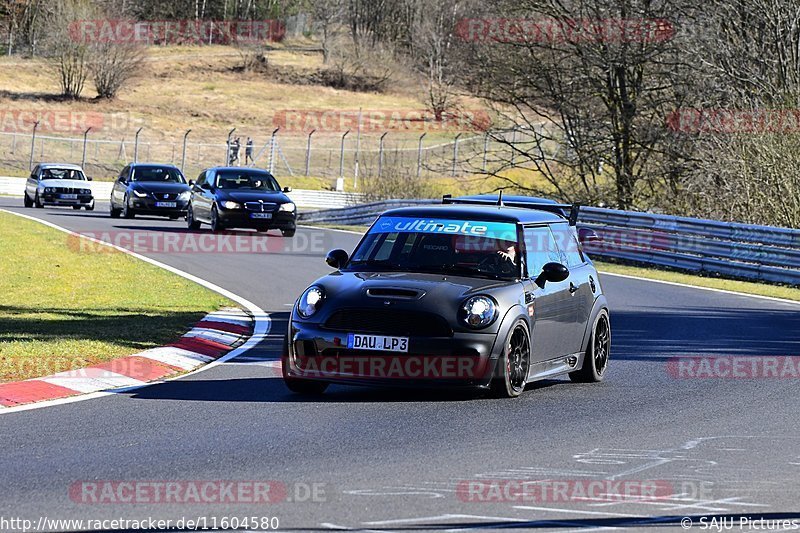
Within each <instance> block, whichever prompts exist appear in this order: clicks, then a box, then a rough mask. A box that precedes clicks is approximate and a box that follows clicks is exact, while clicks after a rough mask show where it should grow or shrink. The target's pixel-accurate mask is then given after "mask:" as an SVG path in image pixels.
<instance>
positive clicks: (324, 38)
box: [309, 0, 345, 65]
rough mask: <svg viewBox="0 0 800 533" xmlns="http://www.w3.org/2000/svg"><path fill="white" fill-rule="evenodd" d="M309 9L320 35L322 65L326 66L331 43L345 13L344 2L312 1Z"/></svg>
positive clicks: (338, 0) (342, 0)
mask: <svg viewBox="0 0 800 533" xmlns="http://www.w3.org/2000/svg"><path fill="white" fill-rule="evenodd" d="M309 9H310V11H311V17H312V18H313V19H314V25H315V26H316V30H317V31H318V32H319V35H320V44H321V45H322V63H323V64H324V65H327V64H328V61H329V60H330V54H331V43H332V41H333V40H334V39H335V37H336V34H337V33H338V28H339V26H340V25H341V24H342V20H343V16H344V12H345V0H313V1H312V2H311V3H310V5H309Z"/></svg>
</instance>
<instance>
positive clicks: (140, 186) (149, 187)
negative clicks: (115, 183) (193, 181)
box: [131, 181, 190, 194]
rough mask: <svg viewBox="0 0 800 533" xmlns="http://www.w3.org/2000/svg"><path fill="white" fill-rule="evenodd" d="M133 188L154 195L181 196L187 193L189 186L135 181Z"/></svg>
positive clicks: (132, 183) (132, 184)
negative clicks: (170, 194)
mask: <svg viewBox="0 0 800 533" xmlns="http://www.w3.org/2000/svg"><path fill="white" fill-rule="evenodd" d="M131 186H132V187H133V188H134V189H136V190H137V191H142V192H154V193H172V194H180V193H182V192H186V191H188V190H190V189H189V186H188V185H187V184H185V183H167V182H160V181H134V182H131Z"/></svg>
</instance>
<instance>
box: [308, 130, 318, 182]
mask: <svg viewBox="0 0 800 533" xmlns="http://www.w3.org/2000/svg"><path fill="white" fill-rule="evenodd" d="M315 131H317V130H311V132H310V133H309V134H308V141H306V176H308V173H309V169H310V168H311V136H312V135H314V132H315Z"/></svg>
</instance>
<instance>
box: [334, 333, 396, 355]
mask: <svg viewBox="0 0 800 533" xmlns="http://www.w3.org/2000/svg"><path fill="white" fill-rule="evenodd" d="M347 347H348V348H350V349H351V350H376V351H381V352H404V353H405V352H408V337H387V336H385V335H359V334H358V333H348V334H347Z"/></svg>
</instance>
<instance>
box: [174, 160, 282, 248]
mask: <svg viewBox="0 0 800 533" xmlns="http://www.w3.org/2000/svg"><path fill="white" fill-rule="evenodd" d="M189 184H190V185H191V186H192V193H191V194H192V195H191V199H190V201H189V208H188V212H187V214H186V223H187V225H188V226H189V229H193V230H195V229H199V228H200V225H201V224H203V223H205V224H208V225H209V226H211V230H212V231H222V230H224V229H227V228H252V229H256V230H258V231H267V230H270V229H279V230H281V233H282V234H283V236H284V237H294V233H295V228H296V224H297V208H296V206H295V204H294V203H293V202H292V200H291V199H290V198H289V197H288V196H286V194H285V193H287V192H292V189H291V188H290V187H284V188H283V190H281V188H280V185H278V182H277V181H276V180H275V178H274V177H273V176H272V174H270V173H269V172H267V171H266V170H260V169H257V168H242V167H215V168H209V169H207V170H204V171H203V172H201V173H200V176H198V178H197V181H190V182H189Z"/></svg>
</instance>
